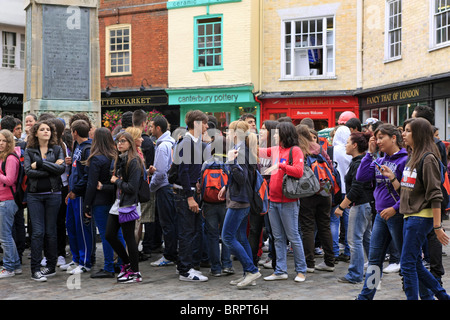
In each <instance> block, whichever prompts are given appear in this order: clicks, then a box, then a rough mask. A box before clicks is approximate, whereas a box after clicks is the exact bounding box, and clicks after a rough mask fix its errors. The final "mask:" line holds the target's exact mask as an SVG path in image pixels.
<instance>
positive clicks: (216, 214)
mask: <svg viewBox="0 0 450 320" xmlns="http://www.w3.org/2000/svg"><path fill="white" fill-rule="evenodd" d="M202 210H203V215H204V216H205V231H206V236H207V239H208V247H209V259H210V262H211V272H212V273H220V272H221V271H222V268H231V266H232V262H231V258H230V250H229V249H228V247H227V246H226V245H225V244H222V252H221V250H220V243H219V242H220V241H219V238H220V235H221V233H222V227H223V222H224V220H225V214H226V212H227V208H226V206H225V203H218V204H211V203H203V207H202Z"/></svg>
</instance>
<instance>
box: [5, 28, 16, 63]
mask: <svg viewBox="0 0 450 320" xmlns="http://www.w3.org/2000/svg"><path fill="white" fill-rule="evenodd" d="M2 52H3V54H2V67H3V68H14V67H15V66H16V34H15V33H14V32H5V31H4V32H3V33H2Z"/></svg>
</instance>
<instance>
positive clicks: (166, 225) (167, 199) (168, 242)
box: [155, 185, 178, 262]
mask: <svg viewBox="0 0 450 320" xmlns="http://www.w3.org/2000/svg"><path fill="white" fill-rule="evenodd" d="M155 198H156V207H157V210H158V215H159V222H160V224H161V230H162V233H163V235H164V257H165V258H166V259H167V260H170V261H173V262H177V260H178V226H177V212H176V210H175V207H174V202H173V201H174V195H173V188H172V185H167V186H164V187H161V188H159V189H158V190H157V191H156V196H155Z"/></svg>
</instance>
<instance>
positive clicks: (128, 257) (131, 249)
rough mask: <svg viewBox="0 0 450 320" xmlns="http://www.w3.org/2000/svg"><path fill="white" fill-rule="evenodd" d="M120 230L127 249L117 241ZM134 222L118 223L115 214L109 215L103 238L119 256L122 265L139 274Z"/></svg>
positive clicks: (117, 217)
mask: <svg viewBox="0 0 450 320" xmlns="http://www.w3.org/2000/svg"><path fill="white" fill-rule="evenodd" d="M120 228H122V234H123V238H124V240H125V243H126V245H127V248H128V253H127V249H125V248H124V246H123V244H122V242H120V241H119V238H118V237H117V233H118V232H119V229H120ZM134 229H135V220H133V221H129V222H125V223H122V224H120V223H119V216H118V215H116V214H110V215H109V217H108V222H107V223H106V232H105V238H106V240H107V241H108V242H109V244H110V245H111V247H112V248H113V250H114V251H115V252H116V253H117V254H118V255H119V257H120V259H122V261H123V263H124V264H128V263H129V264H130V265H131V270H133V272H139V252H138V245H137V243H136V237H135V236H134Z"/></svg>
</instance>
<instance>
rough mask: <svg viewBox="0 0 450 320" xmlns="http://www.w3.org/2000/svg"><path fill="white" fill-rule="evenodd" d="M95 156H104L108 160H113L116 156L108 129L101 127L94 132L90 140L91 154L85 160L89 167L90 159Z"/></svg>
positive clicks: (114, 146)
mask: <svg viewBox="0 0 450 320" xmlns="http://www.w3.org/2000/svg"><path fill="white" fill-rule="evenodd" d="M96 155H104V156H105V157H107V158H108V159H110V160H114V159H115V158H116V156H117V149H116V145H115V144H114V140H113V137H112V134H111V131H109V129H107V128H104V127H101V128H97V129H95V131H94V138H93V139H92V146H91V154H90V155H89V158H88V159H87V160H86V164H87V165H89V163H90V162H91V158H92V157H94V156H96Z"/></svg>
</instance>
